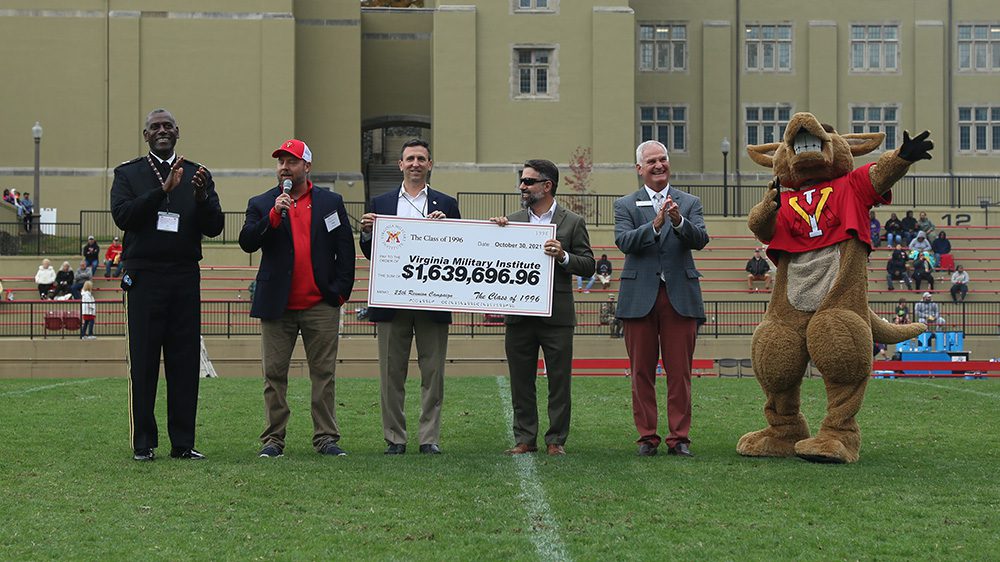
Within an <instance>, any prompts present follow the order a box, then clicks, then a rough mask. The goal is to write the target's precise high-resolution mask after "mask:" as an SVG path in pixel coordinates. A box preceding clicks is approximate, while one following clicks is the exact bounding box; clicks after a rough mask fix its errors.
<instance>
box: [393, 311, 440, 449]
mask: <svg viewBox="0 0 1000 562" xmlns="http://www.w3.org/2000/svg"><path fill="white" fill-rule="evenodd" d="M377 325H378V361H379V380H380V381H381V394H382V434H383V436H384V437H385V440H386V442H388V443H398V444H403V443H406V412H405V411H404V408H403V406H404V403H405V401H406V374H407V370H408V367H409V363H410V346H411V344H412V342H413V338H414V336H416V339H417V365H418V366H419V367H420V435H419V437H420V444H421V445H430V444H438V442H439V441H440V439H441V403H442V401H443V400H444V359H445V356H446V355H447V353H448V324H442V323H439V322H434V321H433V320H431V318H430V314H429V313H427V312H424V311H421V310H397V311H396V315H395V316H394V317H393V319H392V320H391V321H388V322H378V323H377Z"/></svg>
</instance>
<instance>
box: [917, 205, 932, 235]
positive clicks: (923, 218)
mask: <svg viewBox="0 0 1000 562" xmlns="http://www.w3.org/2000/svg"><path fill="white" fill-rule="evenodd" d="M934 228H935V227H934V223H932V222H931V219H929V218H927V213H925V212H923V211H921V212H920V218H919V219H917V230H923V231H924V234H926V235H927V237H928V238H930V237H931V233H932V232H934Z"/></svg>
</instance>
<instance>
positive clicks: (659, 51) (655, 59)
mask: <svg viewBox="0 0 1000 562" xmlns="http://www.w3.org/2000/svg"><path fill="white" fill-rule="evenodd" d="M639 70H651V71H659V72H670V71H681V70H687V26H686V25H683V24H667V23H658V24H642V25H640V26H639Z"/></svg>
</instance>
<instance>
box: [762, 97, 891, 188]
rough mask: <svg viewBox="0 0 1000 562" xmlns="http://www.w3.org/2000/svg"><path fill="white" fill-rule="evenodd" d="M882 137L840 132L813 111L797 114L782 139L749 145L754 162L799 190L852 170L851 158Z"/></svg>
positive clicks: (879, 134) (785, 184)
mask: <svg viewBox="0 0 1000 562" xmlns="http://www.w3.org/2000/svg"><path fill="white" fill-rule="evenodd" d="M883 140H885V133H850V134H846V135H841V134H840V133H838V132H837V131H836V129H834V128H833V127H832V126H830V125H826V124H823V123H820V122H819V120H818V119H816V117H815V116H814V115H813V114H812V113H796V114H795V115H793V116H792V119H791V120H790V121H789V122H788V126H787V127H785V136H784V138H782V139H781V142H772V143H768V144H758V145H750V146H748V147H747V152H748V153H749V155H750V159H751V160H753V161H754V162H756V163H758V164H760V165H761V166H765V167H767V168H773V169H774V175H775V176H777V177H778V179H779V180H780V181H781V185H782V186H783V187H787V188H792V189H798V188H800V187H803V186H806V185H811V184H813V183H816V182H821V181H828V180H832V179H834V178H838V177H840V176H843V175H845V174H847V173H848V172H850V171H851V170H853V169H854V157H855V156H861V155H864V154H868V153H869V152H871V151H873V150H875V149H876V148H878V147H879V145H881V144H882V141H883Z"/></svg>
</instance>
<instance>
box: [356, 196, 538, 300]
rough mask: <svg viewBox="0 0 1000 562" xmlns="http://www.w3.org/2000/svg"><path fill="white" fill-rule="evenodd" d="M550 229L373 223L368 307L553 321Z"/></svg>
mask: <svg viewBox="0 0 1000 562" xmlns="http://www.w3.org/2000/svg"><path fill="white" fill-rule="evenodd" d="M555 230H556V227H555V225H553V224H529V223H510V224H508V225H507V226H505V227H500V226H497V225H495V224H493V223H491V222H488V221H473V220H456V219H440V220H428V219H410V218H402V217H394V216H386V215H383V216H379V217H377V218H376V219H375V224H374V226H373V230H372V236H373V240H372V259H371V272H370V274H369V277H368V306H377V307H384V308H409V309H416V310H452V311H463V312H483V313H487V312H488V313H499V314H522V315H526V316H552V271H553V270H552V268H553V266H554V261H555V260H554V259H553V258H552V257H550V256H547V255H545V252H544V250H543V244H544V242H545V241H546V240H549V239H551V238H554V237H555Z"/></svg>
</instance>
